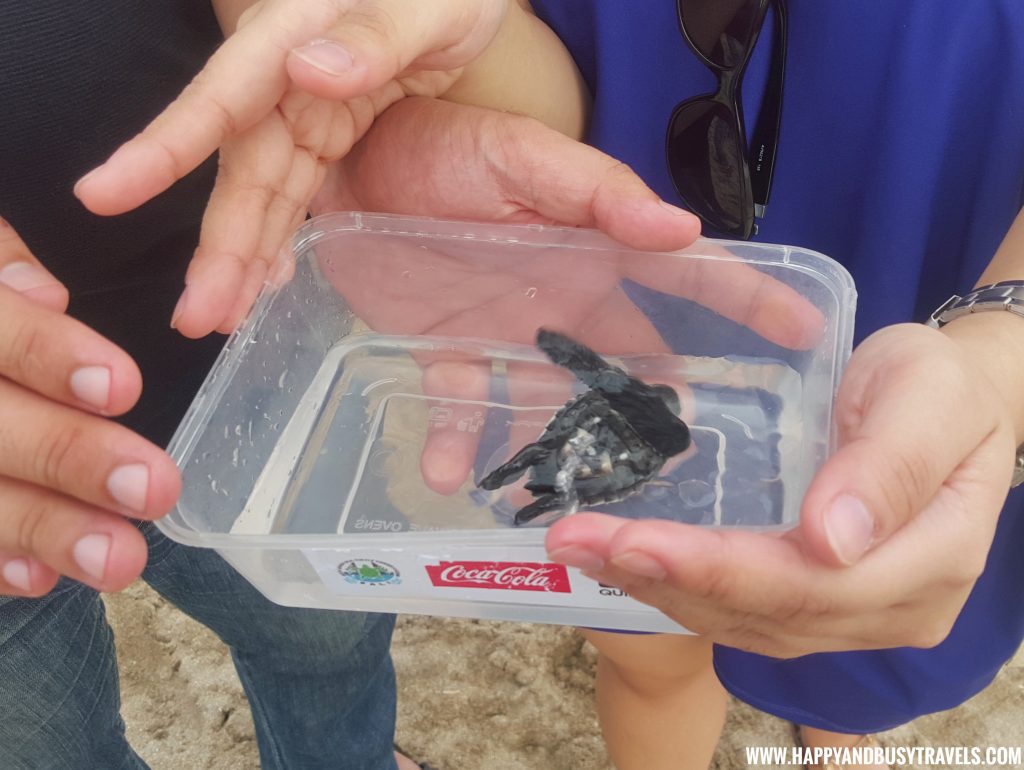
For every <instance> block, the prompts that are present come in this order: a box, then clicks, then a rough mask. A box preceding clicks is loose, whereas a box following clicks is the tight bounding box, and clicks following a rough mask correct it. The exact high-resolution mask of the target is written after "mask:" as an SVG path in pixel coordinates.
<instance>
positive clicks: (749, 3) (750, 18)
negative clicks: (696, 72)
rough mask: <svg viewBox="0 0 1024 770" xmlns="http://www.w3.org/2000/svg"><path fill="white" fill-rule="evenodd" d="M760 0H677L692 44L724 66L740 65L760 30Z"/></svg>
mask: <svg viewBox="0 0 1024 770" xmlns="http://www.w3.org/2000/svg"><path fill="white" fill-rule="evenodd" d="M761 6H762V2H760V1H759V0H677V8H678V10H679V23H680V25H681V26H682V28H683V32H684V33H685V34H686V37H687V39H688V40H689V41H690V45H692V46H693V47H694V48H696V49H697V51H699V52H700V54H701V56H703V57H704V58H705V59H707V60H708V61H710V62H712V63H714V64H716V65H718V66H719V67H722V68H724V69H732V68H733V67H738V66H739V65H740V64H741V63H742V62H743V59H744V58H745V57H746V55H747V51H748V49H749V48H750V44H751V41H752V40H753V38H754V35H755V33H756V31H757V27H758V23H759V17H760V14H761V13H762V11H761Z"/></svg>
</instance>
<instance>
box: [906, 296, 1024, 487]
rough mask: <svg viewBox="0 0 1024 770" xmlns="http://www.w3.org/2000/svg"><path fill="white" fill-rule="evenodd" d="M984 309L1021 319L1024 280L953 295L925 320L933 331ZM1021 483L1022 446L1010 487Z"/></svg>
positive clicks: (1023, 480)
mask: <svg viewBox="0 0 1024 770" xmlns="http://www.w3.org/2000/svg"><path fill="white" fill-rule="evenodd" d="M985 310H1008V311H1010V312H1011V313H1015V314H1017V315H1019V316H1021V317H1022V318H1024V281H1000V282H999V283H990V284H988V285H987V286H979V287H978V288H977V289H975V290H974V291H972V292H970V293H968V294H964V295H963V296H962V297H961V296H960V295H958V294H954V295H953V296H952V297H950V298H949V299H947V300H946V301H945V302H944V303H943V304H942V306H941V307H939V309H938V310H936V311H935V312H934V313H932V314H931V317H930V318H929V319H928V320H927V321H926V323H927V324H928V326H931V327H932V328H933V329H941V328H942V327H943V326H945V325H946V324H948V323H949V322H950V321H952V320H954V319H956V318H959V317H960V316H963V315H967V314H968V313H979V312H983V311H985ZM1021 484H1024V445H1021V446H1019V447H1017V457H1016V460H1015V461H1014V464H1013V479H1012V481H1011V482H1010V486H1011V487H1016V486H1020V485H1021Z"/></svg>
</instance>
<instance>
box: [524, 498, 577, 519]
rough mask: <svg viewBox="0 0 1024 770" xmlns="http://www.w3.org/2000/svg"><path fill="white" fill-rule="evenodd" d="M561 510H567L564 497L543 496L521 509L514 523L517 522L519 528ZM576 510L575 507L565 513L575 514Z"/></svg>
mask: <svg viewBox="0 0 1024 770" xmlns="http://www.w3.org/2000/svg"><path fill="white" fill-rule="evenodd" d="M560 508H566V501H565V498H564V497H562V496H561V495H541V496H540V497H538V498H537V499H536V500H534V501H533V502H532V503H530V504H529V505H527V506H526V507H525V508H520V509H519V511H518V512H517V513H516V516H515V519H513V521H514V522H515V525H516V526H517V527H519V526H522V525H523V524H528V523H529V522H531V521H533V520H534V519H536V518H537V517H538V516H543V515H544V514H545V513H550V512H551V511H557V510H559V509H560ZM575 508H576V507H575V506H571V507H570V508H569V509H568V510H566V511H565V513H566V514H569V513H573V512H574V511H575Z"/></svg>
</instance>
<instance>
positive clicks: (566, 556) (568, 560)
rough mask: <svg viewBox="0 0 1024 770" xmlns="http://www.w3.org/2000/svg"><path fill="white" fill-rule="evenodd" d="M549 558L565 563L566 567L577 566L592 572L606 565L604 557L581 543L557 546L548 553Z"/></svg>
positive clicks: (558, 562) (557, 562)
mask: <svg viewBox="0 0 1024 770" xmlns="http://www.w3.org/2000/svg"><path fill="white" fill-rule="evenodd" d="M548 558H549V559H551V561H553V562H555V563H556V564H564V565H565V566H566V567H575V568H576V569H581V570H588V571H590V572H596V571H598V570H600V569H602V568H603V567H604V559H602V558H601V557H600V556H598V555H597V554H596V553H594V552H593V551H591V550H590V549H588V548H584V547H582V546H579V545H567V546H565V547H564V548H556V549H555V550H554V551H551V553H549V554H548Z"/></svg>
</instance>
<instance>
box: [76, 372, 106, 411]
mask: <svg viewBox="0 0 1024 770" xmlns="http://www.w3.org/2000/svg"><path fill="white" fill-rule="evenodd" d="M71 392H72V393H74V394H75V398H77V399H78V400H79V401H84V402H85V403H87V404H89V405H90V406H94V407H96V408H97V409H106V408H107V404H109V403H110V369H108V368H107V367H106V366H83V367H81V368H79V369H75V371H73V372H72V373H71Z"/></svg>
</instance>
